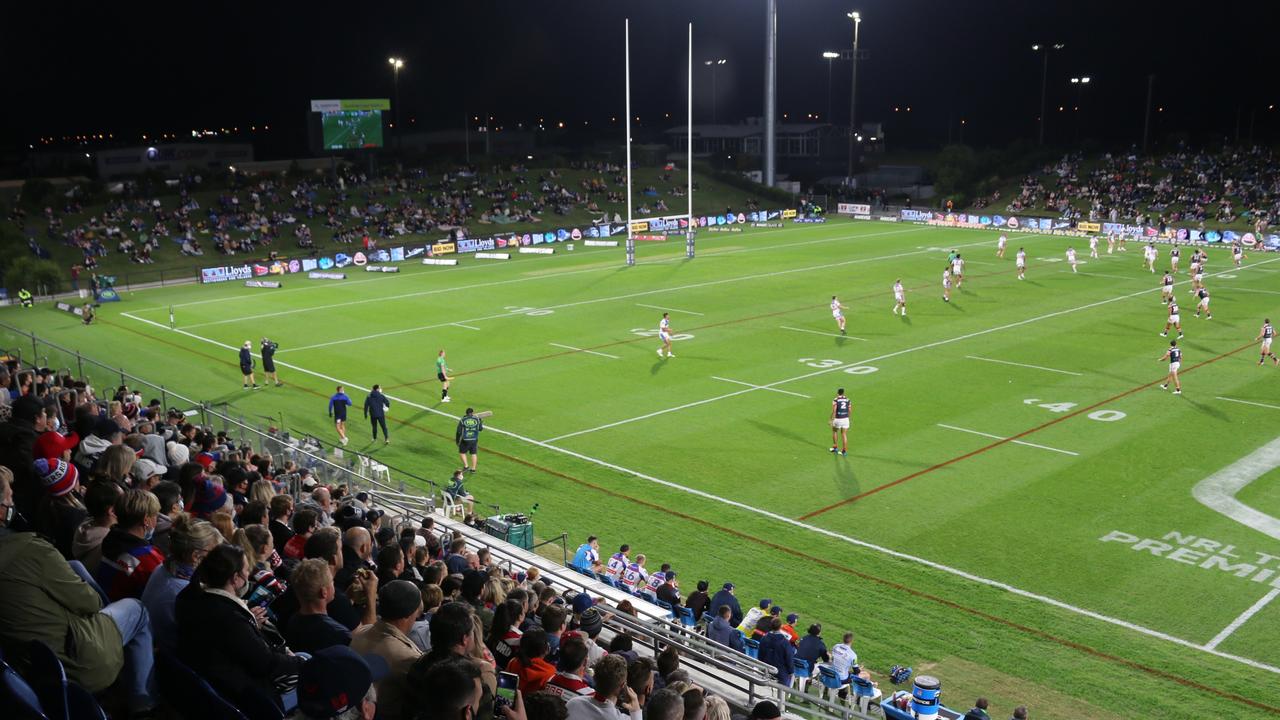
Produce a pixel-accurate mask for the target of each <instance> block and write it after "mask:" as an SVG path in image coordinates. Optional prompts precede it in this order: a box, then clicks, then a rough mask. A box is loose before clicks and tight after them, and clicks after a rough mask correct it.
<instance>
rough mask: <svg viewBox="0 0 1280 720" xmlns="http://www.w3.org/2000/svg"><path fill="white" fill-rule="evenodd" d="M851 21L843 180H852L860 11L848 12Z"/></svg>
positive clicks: (856, 113)
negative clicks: (846, 164)
mask: <svg viewBox="0 0 1280 720" xmlns="http://www.w3.org/2000/svg"><path fill="white" fill-rule="evenodd" d="M848 18H849V19H850V20H852V21H853V73H852V80H851V81H850V86H849V166H848V168H846V172H845V181H846V182H848V183H852V182H853V138H854V134H855V131H854V128H855V127H856V126H857V123H858V30H859V28H861V27H862V13H860V12H858V11H857V10H854V11H853V12H851V13H849V14H848Z"/></svg>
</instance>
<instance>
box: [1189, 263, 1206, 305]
mask: <svg viewBox="0 0 1280 720" xmlns="http://www.w3.org/2000/svg"><path fill="white" fill-rule="evenodd" d="M1203 289H1204V260H1203V259H1202V258H1200V257H1198V256H1195V255H1192V256H1191V294H1192V295H1194V294H1196V291H1197V290H1203Z"/></svg>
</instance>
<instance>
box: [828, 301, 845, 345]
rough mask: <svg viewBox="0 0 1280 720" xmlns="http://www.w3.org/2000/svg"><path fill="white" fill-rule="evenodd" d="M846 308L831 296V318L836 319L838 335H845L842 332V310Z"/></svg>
mask: <svg viewBox="0 0 1280 720" xmlns="http://www.w3.org/2000/svg"><path fill="white" fill-rule="evenodd" d="M846 309H847V308H846V307H845V306H844V304H843V303H841V302H840V300H839V298H837V297H836V296H835V295H832V296H831V317H833V318H835V319H836V325H837V326H839V327H840V334H841V335H844V334H846V333H845V331H844V310H846Z"/></svg>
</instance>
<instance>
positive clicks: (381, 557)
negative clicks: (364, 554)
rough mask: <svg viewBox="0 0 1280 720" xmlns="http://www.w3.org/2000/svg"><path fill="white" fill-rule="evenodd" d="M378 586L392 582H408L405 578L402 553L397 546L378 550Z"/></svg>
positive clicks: (388, 546)
mask: <svg viewBox="0 0 1280 720" xmlns="http://www.w3.org/2000/svg"><path fill="white" fill-rule="evenodd" d="M377 565H378V584H379V585H386V584H387V583H389V582H391V581H392V580H402V579H403V580H408V579H409V578H408V577H406V576H405V562H404V551H403V550H401V549H400V546H399V545H386V546H383V547H380V548H378V554H377Z"/></svg>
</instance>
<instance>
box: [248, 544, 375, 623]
mask: <svg viewBox="0 0 1280 720" xmlns="http://www.w3.org/2000/svg"><path fill="white" fill-rule="evenodd" d="M341 537H342V536H341V535H340V534H339V533H338V529H337V528H320V529H319V530H317V531H315V532H314V533H312V535H311V537H310V538H308V539H307V544H306V546H305V547H304V548H303V554H304V555H305V556H306V557H307V558H319V559H321V560H324V561H325V563H326V564H327V565H328V566H329V572H330V574H331V575H336V573H337V570H338V569H339V568H341V567H342V548H341ZM348 593H353V595H352V596H348ZM351 597H360V598H361V600H362V601H363V602H361V608H360V609H357V608H356V605H355V604H354V603H353V602H352V600H351ZM377 597H378V578H377V576H376V575H374V574H373V573H368V575H367V576H363V577H361V578H360V580H359V582H353V583H352V584H351V585H350V586H349V587H346V588H343V587H342V586H341V585H338V584H337V583H336V582H335V584H334V590H333V597H332V598H331V599H330V600H329V603H328V605H326V606H325V609H326V611H327V612H328V614H329V617H331V618H333V619H334V620H336V621H337V622H338V623H339V624H341V625H342V626H343V627H345V628H347V629H348V630H355V629H356V628H357V627H359V626H360V625H362V624H363V625H372V624H373V622H374V620H375V618H376V615H375V614H374V605H375V602H376V600H377ZM297 609H298V598H297V597H296V595H295V594H294V593H293V591H292V588H286V589H285V591H284V594H283V595H281V596H280V597H278V598H276V600H275V602H273V603H271V610H272V612H274V613H275V615H276V617H277V618H278V619H279V622H280V624H281V625H283V626H285V627H288V624H289V620H290V618H291V617H292V616H293V614H294V613H295V612H297Z"/></svg>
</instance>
